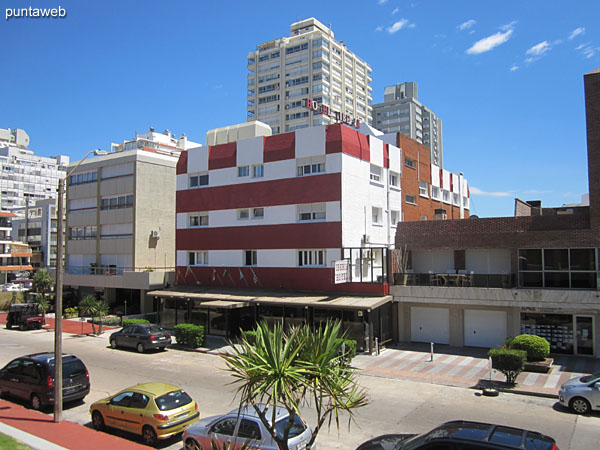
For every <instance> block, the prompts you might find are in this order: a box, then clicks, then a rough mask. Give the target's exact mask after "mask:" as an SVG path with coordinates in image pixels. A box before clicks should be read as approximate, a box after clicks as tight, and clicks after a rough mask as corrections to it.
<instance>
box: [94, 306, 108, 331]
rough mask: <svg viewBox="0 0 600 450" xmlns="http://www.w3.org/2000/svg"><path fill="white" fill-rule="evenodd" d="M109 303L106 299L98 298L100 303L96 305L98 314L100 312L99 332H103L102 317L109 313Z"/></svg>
mask: <svg viewBox="0 0 600 450" xmlns="http://www.w3.org/2000/svg"><path fill="white" fill-rule="evenodd" d="M108 309H109V308H108V305H107V304H106V303H105V302H104V300H98V304H97V305H96V314H98V320H99V324H98V334H102V318H103V317H104V316H105V315H107V314H108Z"/></svg>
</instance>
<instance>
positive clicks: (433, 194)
mask: <svg viewBox="0 0 600 450" xmlns="http://www.w3.org/2000/svg"><path fill="white" fill-rule="evenodd" d="M431 198H433V199H434V200H440V188H439V187H437V186H431Z"/></svg>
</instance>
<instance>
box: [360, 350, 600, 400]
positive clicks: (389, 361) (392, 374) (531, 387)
mask: <svg viewBox="0 0 600 450" xmlns="http://www.w3.org/2000/svg"><path fill="white" fill-rule="evenodd" d="M434 351H435V353H434V357H433V362H431V361H430V359H431V355H430V352H429V344H406V345H404V344H403V345H402V346H401V348H393V349H392V348H391V349H386V350H384V351H383V352H382V353H381V354H380V355H379V356H367V355H358V356H357V357H356V358H355V359H354V360H353V364H354V365H355V366H356V367H358V368H360V369H362V370H363V374H365V375H370V376H378V377H384V378H402V379H406V380H411V381H417V382H423V383H433V384H442V385H447V386H459V387H466V388H481V387H485V386H487V384H488V382H489V379H490V370H489V361H488V359H487V349H481V348H467V347H460V348H459V347H450V346H447V345H436V346H435V349H434ZM550 356H551V357H553V358H554V364H553V365H552V369H551V371H550V372H549V373H533V372H522V373H521V374H520V375H519V377H518V378H517V385H516V386H515V387H514V388H511V389H507V391H509V392H515V393H519V394H528V395H538V396H544V397H552V398H558V389H559V388H560V385H561V384H562V383H564V382H565V381H567V380H568V379H570V378H574V377H577V376H580V375H582V374H590V373H593V372H597V371H600V360H599V359H596V358H589V357H581V356H566V355H550ZM505 379H506V378H505V376H504V375H503V374H502V373H501V372H498V371H496V370H492V380H493V381H495V382H500V384H501V382H503V381H504V380H505ZM494 384H496V383H494ZM496 387H497V386H496Z"/></svg>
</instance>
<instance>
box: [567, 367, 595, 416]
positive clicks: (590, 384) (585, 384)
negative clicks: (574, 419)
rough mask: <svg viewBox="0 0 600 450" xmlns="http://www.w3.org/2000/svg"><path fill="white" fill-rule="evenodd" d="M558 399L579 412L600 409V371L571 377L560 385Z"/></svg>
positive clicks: (575, 411)
mask: <svg viewBox="0 0 600 450" xmlns="http://www.w3.org/2000/svg"><path fill="white" fill-rule="evenodd" d="M558 400H559V402H560V404H561V405H563V406H566V407H568V408H570V409H571V411H573V412H574V413H577V414H586V413H588V412H590V411H591V410H600V372H596V373H593V374H591V375H586V376H583V377H576V378H571V379H570V380H569V381H567V382H566V383H563V385H562V386H561V387H560V390H559V391H558Z"/></svg>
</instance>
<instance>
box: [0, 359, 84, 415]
mask: <svg viewBox="0 0 600 450" xmlns="http://www.w3.org/2000/svg"><path fill="white" fill-rule="evenodd" d="M62 362H63V364H62V370H63V373H62V375H63V376H62V378H63V402H65V403H67V402H71V401H75V400H82V399H83V398H84V397H85V396H86V395H88V394H89V393H90V375H89V372H88V370H87V368H86V367H85V364H84V363H83V361H81V360H80V359H79V358H78V357H77V356H75V355H70V354H68V355H67V354H64V355H63V357H62ZM0 393H2V394H5V393H6V394H8V395H10V396H13V397H18V398H21V399H23V400H25V401H27V402H29V404H30V405H31V407H32V408H33V409H41V408H42V407H44V406H47V405H52V404H54V353H35V354H32V355H26V356H22V357H20V358H17V359H13V360H12V361H11V362H9V363H8V364H7V365H6V366H4V368H2V369H0Z"/></svg>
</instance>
